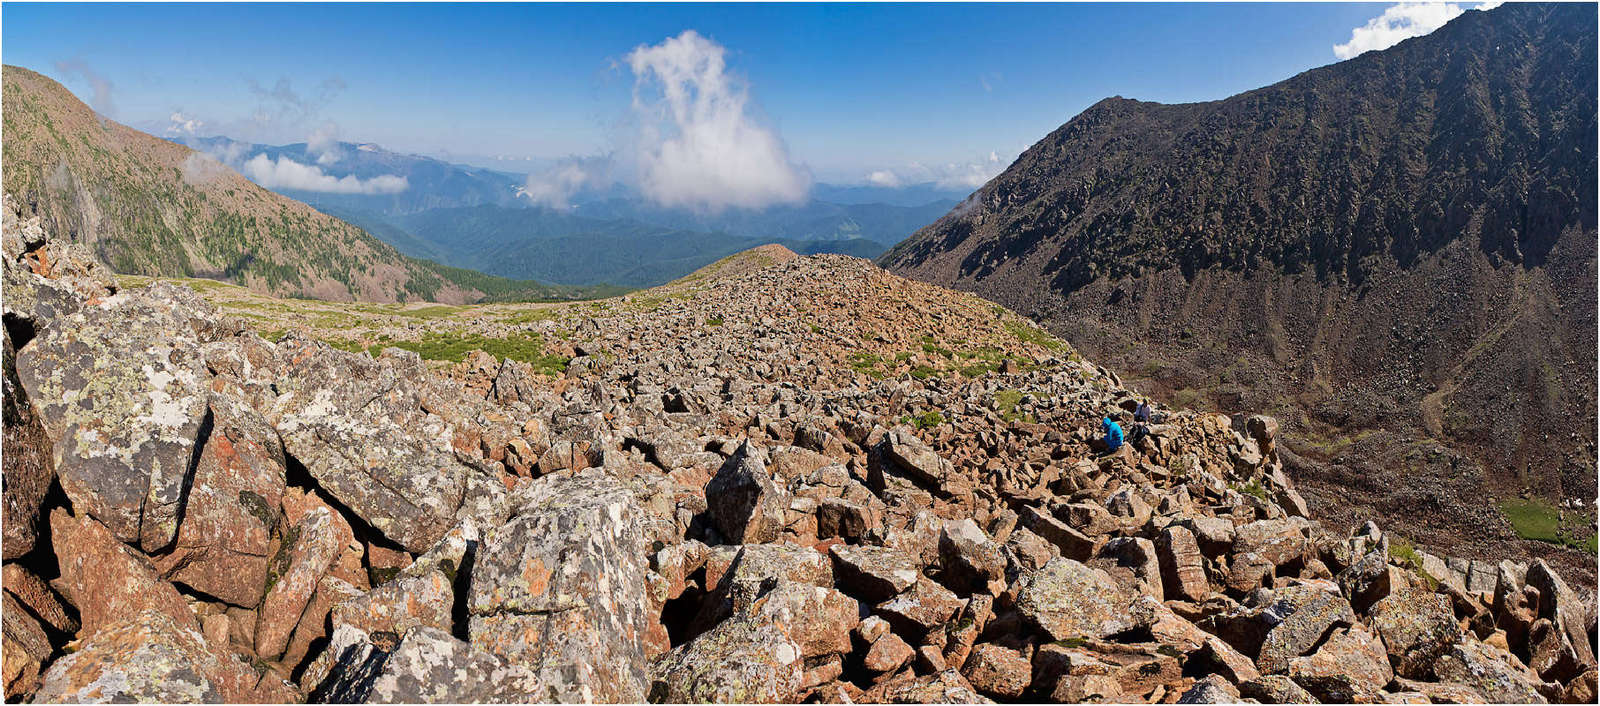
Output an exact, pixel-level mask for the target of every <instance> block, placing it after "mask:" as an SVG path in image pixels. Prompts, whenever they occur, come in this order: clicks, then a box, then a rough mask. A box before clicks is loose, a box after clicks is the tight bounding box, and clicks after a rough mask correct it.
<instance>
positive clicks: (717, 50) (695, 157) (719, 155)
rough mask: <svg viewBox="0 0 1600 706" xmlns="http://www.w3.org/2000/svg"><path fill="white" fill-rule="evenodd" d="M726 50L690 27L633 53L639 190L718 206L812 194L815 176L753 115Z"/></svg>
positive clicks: (629, 60)
mask: <svg viewBox="0 0 1600 706" xmlns="http://www.w3.org/2000/svg"><path fill="white" fill-rule="evenodd" d="M725 55H726V50H725V49H723V47H722V46H721V45H719V44H717V43H716V42H713V41H711V40H709V39H706V38H705V37H702V36H700V34H699V33H697V32H695V31H694V30H686V31H684V32H683V33H682V34H679V35H678V36H676V37H670V38H668V39H666V40H663V41H662V42H661V43H660V44H656V45H653V46H643V45H641V46H639V47H637V48H635V49H634V50H633V51H632V52H630V53H629V54H628V56H627V57H626V65H627V66H628V68H629V69H630V70H631V71H632V72H633V75H634V96H633V108H634V113H635V117H636V118H637V120H638V122H639V127H640V132H639V141H638V145H637V147H636V150H637V154H636V160H637V162H638V179H639V187H640V190H641V191H643V192H644V193H645V195H646V196H648V197H650V198H651V199H652V200H654V201H656V202H657V203H660V204H661V205H664V206H671V207H688V208H694V209H701V210H709V211H718V210H721V209H724V208H728V207H739V208H762V207H765V206H770V205H772V204H776V203H794V202H798V201H802V200H804V199H805V198H806V196H807V194H808V193H809V192H810V190H811V177H810V174H809V173H807V171H806V170H804V169H802V168H801V167H799V166H798V165H796V164H794V163H793V161H791V160H790V158H789V151H788V148H787V147H785V146H784V143H783V140H782V139H780V138H779V137H778V135H777V133H776V132H774V131H773V130H772V129H770V128H768V127H767V126H765V125H762V124H761V123H760V122H758V121H757V119H756V118H755V117H754V116H753V115H752V114H751V110H750V109H751V108H752V107H753V106H752V105H751V101H750V95H749V90H748V87H747V86H746V85H744V83H743V82H741V81H739V80H737V79H736V78H734V77H733V76H730V75H728V73H727V72H726V67H727V64H726V56H725Z"/></svg>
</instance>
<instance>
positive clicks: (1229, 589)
mask: <svg viewBox="0 0 1600 706" xmlns="http://www.w3.org/2000/svg"><path fill="white" fill-rule="evenodd" d="M3 215H4V217H5V222H4V258H3V261H4V285H5V290H4V320H5V359H4V362H5V370H4V372H5V390H4V392H5V409H4V412H5V416H4V422H5V428H4V431H5V437H4V438H5V448H4V453H5V461H4V479H5V484H4V508H5V533H4V560H5V563H4V574H3V586H4V592H3V598H4V611H3V618H4V653H3V654H4V683H5V695H6V698H7V700H8V701H14V700H31V701H34V702H63V701H66V702H85V701H97V702H99V701H124V702H125V701H169V702H194V701H208V702H220V701H227V702H299V701H313V702H527V701H541V702H556V701H560V702H569V701H584V702H640V701H651V702H800V701H813V702H816V701H822V702H847V701H848V702H861V701H871V702H894V703H920V702H927V703H934V702H982V701H989V700H995V701H1018V700H1021V701H1053V702H1152V703H1153V702H1162V703H1210V702H1236V701H1251V702H1260V703H1311V702H1318V701H1334V702H1358V703H1369V702H1385V703H1430V702H1452V703H1455V702H1546V701H1561V702H1572V703H1593V702H1594V701H1595V698H1596V693H1595V690H1596V686H1595V683H1596V671H1595V638H1596V631H1595V602H1594V597H1593V595H1592V594H1590V593H1588V592H1586V590H1585V589H1583V588H1582V587H1574V586H1571V585H1569V584H1567V583H1566V582H1564V581H1563V579H1562V578H1561V577H1560V576H1558V575H1557V574H1556V572H1555V571H1553V570H1552V569H1550V567H1549V566H1547V565H1545V564H1544V563H1543V562H1542V561H1534V562H1532V563H1531V564H1519V563H1513V562H1510V561H1502V562H1499V563H1494V562H1489V561H1484V560H1482V559H1478V560H1469V559H1465V558H1452V557H1441V556H1434V555H1432V554H1429V553H1427V552H1426V551H1421V550H1418V549H1415V548H1413V547H1412V546H1411V545H1410V544H1409V543H1407V542H1406V541H1405V540H1404V539H1403V538H1401V537H1397V536H1392V534H1390V533H1386V532H1384V531H1382V530H1381V529H1380V528H1378V527H1376V526H1372V525H1368V526H1366V527H1364V528H1361V529H1360V530H1359V531H1357V532H1355V533H1354V534H1353V536H1342V535H1333V534H1330V533H1329V532H1327V531H1325V530H1324V529H1323V528H1322V527H1321V526H1320V525H1318V524H1317V522H1316V521H1315V520H1313V519H1312V518H1309V517H1307V514H1308V513H1307V510H1306V505H1305V502H1304V501H1303V500H1302V499H1301V497H1300V495H1299V494H1298V493H1297V492H1296V490H1295V488H1294V485H1293V483H1292V482H1291V481H1290V479H1289V478H1288V477H1286V475H1285V474H1284V472H1283V467H1282V462H1281V461H1280V459H1279V457H1278V450H1277V444H1278V425H1277V423H1276V422H1275V421H1274V420H1273V419H1272V418H1270V417H1267V416H1262V415H1236V416H1232V417H1229V416H1223V415H1218V414H1208V413H1204V412H1198V411H1189V410H1171V409H1164V408H1161V407H1160V405H1157V413H1156V419H1154V420H1153V423H1151V424H1149V425H1148V426H1147V427H1146V428H1145V430H1144V432H1145V433H1143V434H1141V435H1138V436H1137V438H1136V439H1135V440H1134V441H1132V443H1130V444H1128V445H1125V446H1123V447H1122V448H1121V449H1119V450H1117V451H1116V452H1113V453H1107V452H1106V451H1105V449H1104V446H1103V445H1101V444H1100V443H1099V441H1098V427H1099V423H1100V420H1101V418H1102V417H1105V416H1108V415H1116V416H1120V417H1122V418H1123V419H1124V420H1125V421H1129V422H1131V410H1132V409H1133V407H1134V406H1135V405H1136V403H1137V398H1136V396H1135V394H1134V393H1133V392H1131V391H1129V390H1127V389H1124V388H1123V386H1122V384H1121V382H1120V381H1119V379H1118V377H1117V376H1116V375H1115V374H1114V373H1111V372H1110V371H1107V370H1105V369H1103V368H1101V367H1099V366H1096V365H1094V364H1093V363H1091V362H1088V361H1085V360H1082V359H1081V358H1079V357H1078V356H1077V355H1076V354H1075V353H1074V352H1073V351H1072V349H1071V347H1070V346H1068V345H1066V344H1065V343H1063V342H1061V341H1058V340H1055V339H1053V338H1051V337H1049V336H1048V335H1046V334H1044V333H1043V332H1042V331H1041V330H1039V329H1037V328H1036V327H1032V326H1031V325H1029V324H1026V322H1023V321H1022V320H1021V319H1019V318H1017V317H1016V316H1015V315H1014V314H1010V313H1009V312H1006V311H1004V310H1001V309H998V308H997V307H994V306H993V305H990V304H988V303H986V302H982V301H981V300H977V299H975V298H973V297H971V296H969V295H964V294H960V293H956V292H952V291H949V290H944V289H940V288H936V287H932V286H929V285H923V284H919V283H915V282H910V281H908V280H903V279H900V278H898V277H895V276H892V275H889V274H887V273H885V272H883V271H882V270H879V269H878V268H876V267H874V266H872V265H871V264H870V263H867V262H865V261H861V260H855V259H851V258H844V257H837V256H822V257H814V258H794V257H792V254H790V255H789V256H788V257H778V256H774V257H771V258H768V260H769V261H768V262H766V263H765V266H762V267H751V268H746V269H743V270H740V271H729V272H725V273H722V274H721V275H720V278H719V279H718V280H717V282H716V283H715V286H711V287H706V288H703V289H700V290H696V293H695V294H693V295H692V296H663V297H657V298H656V299H655V300H651V301H652V305H651V306H648V307H633V308H628V307H623V308H613V309H609V310H607V312H606V313H604V314H603V315H597V316H594V317H593V318H585V319H583V320H582V321H581V323H580V324H579V325H578V326H577V327H576V328H575V330H574V331H573V332H572V336H571V338H570V340H569V341H567V342H566V343H564V344H563V345H569V346H570V348H571V350H572V351H573V352H574V354H575V357H573V359H572V361H571V362H570V363H568V364H567V365H566V367H565V372H564V373H562V374H560V375H556V376H548V375H541V374H539V373H538V372H536V371H535V370H534V369H532V368H531V367H530V366H529V365H527V364H525V363H521V362H518V361H517V360H509V359H508V360H500V359H496V358H494V357H492V356H489V355H488V354H484V353H481V352H480V353H475V354H473V355H471V356H469V357H468V358H467V360H466V361H464V362H463V363H461V364H458V365H455V366H446V367H439V366H430V365H429V364H428V363H427V362H425V361H424V360H423V359H421V358H420V357H419V356H418V355H417V354H415V353H412V352H408V351H405V350H400V349H397V348H390V349H386V350H382V351H380V352H378V353H377V355H375V356H374V355H371V354H369V353H351V352H346V351H343V350H337V349H335V348H333V347H330V346H329V345H327V344H326V343H323V342H320V341H318V340H316V339H315V338H314V337H312V336H311V335H310V334H308V333H307V332H305V331H290V332H288V333H286V334H284V335H283V336H282V337H281V338H280V339H279V340H276V341H268V340H264V339H263V338H261V337H260V336H258V335H257V334H256V333H254V332H253V331H252V330H251V329H250V328H249V327H248V326H247V325H245V324H244V323H243V322H241V321H240V320H237V319H234V318H232V317H229V316H225V315H222V314H220V313H218V311H217V310H216V309H215V308H214V307H213V306H211V305H210V304H209V303H207V302H206V301H205V300H204V299H203V298H202V297H201V296H200V295H198V294H196V293H195V292H194V291H192V290H190V289H189V288H186V287H183V286H179V285H175V284H171V283H156V284H152V285H149V286H146V287H142V288H138V289H124V288H121V287H119V286H118V284H117V281H116V279H115V278H113V277H111V276H110V274H109V272H108V271H107V270H106V268H105V267H104V266H103V265H101V264H99V263H97V262H95V261H94V260H93V259H92V258H91V257H89V255H88V253H87V251H86V250H84V249H83V248H82V247H81V246H78V245H73V244H66V243H64V242H63V241H61V240H58V239H53V238H51V237H49V234H47V233H45V232H43V230H42V228H41V227H40V225H39V222H38V221H37V220H29V219H23V218H22V217H20V216H19V214H18V213H17V212H16V211H15V206H14V205H13V204H11V203H9V202H8V203H7V204H6V207H5V208H4V213H3ZM769 254H772V253H769ZM634 296H635V297H640V296H641V295H634ZM573 306H575V307H581V306H582V305H573ZM580 310H581V309H580ZM547 324H548V322H541V323H532V324H529V326H530V327H537V326H541V325H547ZM896 346H911V347H912V350H911V351H909V352H908V353H907V354H906V355H904V356H903V357H902V356H896V355H886V354H885V353H884V352H886V351H890V350H892V349H894V348H895V347H896ZM962 363H965V364H966V365H965V370H962V369H961V368H962V367H963V365H962ZM952 366H953V367H952ZM1130 426H1131V425H1130Z"/></svg>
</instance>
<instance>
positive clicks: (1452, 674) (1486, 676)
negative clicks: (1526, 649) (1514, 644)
mask: <svg viewBox="0 0 1600 706" xmlns="http://www.w3.org/2000/svg"><path fill="white" fill-rule="evenodd" d="M1433 673H1434V676H1436V677H1438V679H1439V680H1440V681H1444V682H1454V683H1457V684H1464V685H1466V686H1468V687H1471V688H1473V689H1476V690H1477V691H1478V692H1479V693H1481V694H1483V695H1484V697H1485V698H1487V699H1488V700H1489V702H1490V703H1501V704H1519V703H1520V704H1542V703H1546V702H1547V700H1546V699H1545V697H1544V695H1543V694H1541V693H1540V691H1539V687H1540V684H1541V681H1540V679H1539V675H1538V674H1537V673H1535V672H1534V671H1533V670H1531V669H1529V668H1528V667H1527V666H1525V665H1523V664H1522V663H1521V662H1519V661H1518V660H1517V658H1515V657H1513V656H1511V654H1510V653H1508V652H1506V651H1504V650H1500V649H1496V648H1493V647H1490V646H1488V645H1485V644H1483V643H1481V642H1478V641H1477V640H1474V639H1471V638H1464V639H1462V640H1461V641H1459V642H1457V643H1455V644H1454V645H1451V646H1450V649H1448V650H1446V651H1445V652H1444V654H1441V655H1439V659H1438V660H1436V661H1435V662H1434V663H1433Z"/></svg>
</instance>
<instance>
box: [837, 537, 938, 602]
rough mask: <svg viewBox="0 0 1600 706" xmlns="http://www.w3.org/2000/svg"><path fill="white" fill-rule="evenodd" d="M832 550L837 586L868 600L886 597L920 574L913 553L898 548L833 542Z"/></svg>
mask: <svg viewBox="0 0 1600 706" xmlns="http://www.w3.org/2000/svg"><path fill="white" fill-rule="evenodd" d="M831 553H832V556H833V574H834V577H835V578H836V580H837V581H838V583H839V586H840V587H841V588H843V589H844V590H845V591H846V592H848V593H850V594H851V595H855V596H859V597H861V598H863V599H866V600H868V601H874V602H876V601H883V600H887V599H889V598H891V597H893V596H895V595H896V594H898V593H900V592H901V591H904V590H906V589H908V588H911V586H912V585H913V584H915V583H916V582H917V579H918V578H919V577H921V576H922V573H921V571H920V568H921V567H920V566H918V562H917V560H916V557H914V556H912V555H910V554H907V553H905V552H902V551H900V550H898V549H892V548H889V547H873V546H866V545H859V546H858V545H850V544H835V545H833V548H832V550H831Z"/></svg>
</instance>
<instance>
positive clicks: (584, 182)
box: [518, 156, 613, 209]
mask: <svg viewBox="0 0 1600 706" xmlns="http://www.w3.org/2000/svg"><path fill="white" fill-rule="evenodd" d="M612 171H613V169H612V160H611V158H610V157H609V156H602V157H568V158H567V159H563V160H561V161H560V162H558V163H556V165H555V166H553V167H551V168H550V169H547V170H545V171H543V172H540V173H537V174H529V175H528V180H527V182H526V183H525V184H523V186H522V189H521V190H520V191H519V192H518V194H519V195H521V196H523V197H525V198H527V199H528V200H529V201H532V202H534V203H536V204H539V205H541V206H549V207H550V208H560V209H565V208H567V207H568V206H569V205H570V204H571V199H572V197H573V196H574V195H576V194H577V193H578V192H579V191H582V190H583V189H585V188H599V187H603V186H605V185H607V184H610V183H612V182H613V177H612Z"/></svg>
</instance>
